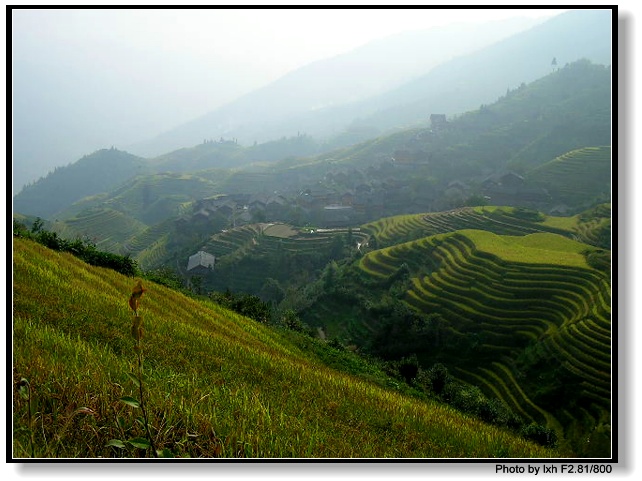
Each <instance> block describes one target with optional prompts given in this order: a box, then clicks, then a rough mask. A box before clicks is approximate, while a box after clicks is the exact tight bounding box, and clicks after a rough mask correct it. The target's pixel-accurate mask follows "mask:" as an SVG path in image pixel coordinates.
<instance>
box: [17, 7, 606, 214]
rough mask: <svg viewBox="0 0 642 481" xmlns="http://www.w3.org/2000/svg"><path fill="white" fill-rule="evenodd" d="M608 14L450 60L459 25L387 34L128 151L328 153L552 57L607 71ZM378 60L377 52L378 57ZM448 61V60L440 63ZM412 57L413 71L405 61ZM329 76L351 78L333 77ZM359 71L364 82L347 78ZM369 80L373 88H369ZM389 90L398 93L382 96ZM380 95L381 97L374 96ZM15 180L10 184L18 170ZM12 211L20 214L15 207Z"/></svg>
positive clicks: (538, 69)
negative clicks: (300, 147)
mask: <svg viewBox="0 0 642 481" xmlns="http://www.w3.org/2000/svg"><path fill="white" fill-rule="evenodd" d="M609 16H610V12H609V11H570V12H567V13H565V14H562V15H559V16H557V17H555V18H553V19H551V20H548V21H546V22H544V23H541V24H539V25H536V26H535V27H533V28H531V29H527V30H525V31H522V32H519V33H517V34H515V35H512V36H509V37H508V38H505V39H504V40H501V41H498V42H495V43H493V44H492V45H489V46H487V47H486V48H482V49H481V50H478V51H476V52H474V53H468V54H466V55H459V56H457V54H458V53H460V54H461V53H463V52H465V51H466V50H467V49H468V50H469V49H471V48H472V45H471V44H470V42H466V41H464V40H463V39H464V38H467V37H464V36H460V35H459V33H461V28H462V27H461V26H459V27H448V28H440V29H432V30H429V31H427V32H413V33H408V34H404V35H397V36H393V37H390V38H389V39H383V40H380V41H377V42H374V43H372V44H369V45H366V46H364V47H362V48H360V49H357V50H355V51H353V52H351V53H349V54H345V55H342V56H338V57H335V58H332V59H328V60H324V61H320V62H315V63H313V64H310V65H308V66H306V67H304V68H301V69H299V70H297V71H295V72H293V73H291V74H289V75H286V76H285V77H283V78H282V79H280V80H278V81H276V82H274V83H272V84H270V85H268V86H266V87H264V88H262V89H259V90H257V91H255V92H253V93H252V94H249V95H247V96H245V97H242V98H240V99H239V100H238V101H236V102H233V103H231V104H228V105H227V106H225V107H222V108H220V109H218V110H215V111H214V112H212V113H210V114H208V115H206V116H204V117H202V118H199V119H196V120H194V121H192V122H189V123H188V124H185V125H182V126H179V127H177V128H176V129H173V130H172V131H169V132H166V133H164V134H161V135H159V136H157V137H156V138H154V139H152V140H150V141H147V142H144V143H140V144H138V146H137V147H134V146H132V148H131V149H128V151H129V152H130V153H133V154H136V155H142V156H149V153H150V152H151V153H155V155H159V154H164V153H168V152H169V151H171V150H174V149H178V148H181V147H191V146H193V145H196V144H198V143H201V142H203V140H211V139H214V140H219V139H220V138H225V139H228V140H229V139H236V140H237V141H238V142H239V143H241V144H245V145H248V144H251V143H253V142H255V141H257V142H264V141H268V140H273V139H280V138H282V137H290V136H297V135H299V134H307V135H311V136H312V137H313V138H314V139H316V140H321V139H322V138H324V137H326V138H327V137H331V138H332V136H333V135H334V136H335V137H334V138H335V139H337V138H338V137H339V138H340V137H341V136H342V137H345V139H344V138H340V140H337V141H336V142H335V144H332V145H334V146H335V147H337V146H341V145H348V144H350V143H354V142H357V141H361V140H366V139H367V138H372V137H374V136H375V135H377V134H379V133H381V132H383V131H386V130H389V129H391V128H395V127H403V126H410V125H414V124H416V123H417V122H421V121H422V120H423V121H424V122H425V121H426V120H427V119H428V117H429V116H430V114H431V113H446V114H448V115H452V114H456V113H460V112H463V111H466V110H470V109H473V108H477V107H478V106H479V105H480V104H482V103H488V102H492V101H494V100H495V99H496V98H497V97H498V96H500V95H502V94H503V93H505V92H506V90H507V89H509V88H516V87H517V86H519V85H520V84H521V83H523V82H528V81H531V80H534V79H535V78H538V77H541V76H543V75H545V74H546V73H549V72H550V71H552V69H553V67H552V65H551V62H552V59H553V58H555V59H556V61H557V62H558V66H562V65H564V64H565V63H567V62H572V61H574V60H577V59H579V58H587V59H589V60H591V61H594V62H596V63H602V64H610V38H611V35H610V23H609V21H608V19H609ZM605 20H607V21H605ZM533 22H534V21H533V20H526V19H520V20H515V21H513V20H511V21H503V22H493V23H491V24H486V25H481V26H476V27H475V34H476V35H477V36H478V37H479V39H480V41H479V42H478V43H476V47H477V48H479V46H480V45H482V44H483V43H484V39H485V41H486V43H492V41H493V40H494V39H497V38H499V37H501V36H505V35H508V33H509V32H511V31H515V30H518V29H520V28H524V27H525V26H527V25H528V24H529V23H533ZM468 28H470V27H468ZM448 39H450V41H449V40H448ZM435 45H438V46H439V48H434V46H435ZM417 47H419V48H417ZM378 52H382V53H381V55H380V57H378ZM449 57H455V58H453V59H452V60H446V59H448V58H449ZM414 58H416V59H417V62H418V63H413V61H412V60H413V59H414ZM390 59H394V60H395V61H394V62H393V64H394V65H395V67H394V68H391V69H390V68H389V69H385V68H383V66H384V65H385V64H386V63H387V62H390ZM440 62H441V63H440ZM430 67H434V68H432V70H430V72H429V73H427V74H425V75H422V76H419V77H416V78H415V79H414V80H412V81H409V82H405V83H402V80H403V79H404V78H407V77H410V76H412V75H413V74H415V75H416V73H417V71H418V70H420V69H424V70H429V69H430ZM337 71H339V72H350V73H351V74H350V75H343V74H340V75H334V76H333V75H332V73H334V72H337ZM358 71H363V72H365V73H366V75H356V73H357V72H358ZM374 73H377V75H376V78H377V81H376V82H373V81H372V80H371V79H372V77H373V76H375V75H374ZM330 80H332V81H330ZM394 85H397V87H396V88H393V89H391V90H390V87H391V86H394ZM386 87H387V88H388V89H389V90H387V91H384V92H383V93H379V94H376V92H378V91H381V90H383V89H384V88H386ZM359 97H367V98H365V99H364V98H361V99H359ZM16 132H17V134H16V136H17V138H16V147H15V149H14V150H15V153H14V162H15V164H16V166H18V167H19V166H20V165H22V163H23V160H24V157H22V156H21V154H20V148H19V146H20V145H21V144H22V143H21V142H20V134H19V129H16ZM69 137H74V136H73V135H71V134H70V136H69ZM58 142H64V139H56V142H54V141H53V140H52V142H51V144H48V143H47V142H45V143H44V145H51V146H52V147H51V149H52V150H55V145H56V144H57V143H58ZM44 145H43V146H41V147H44ZM146 152H147V154H146ZM309 153H310V152H305V151H304V152H301V153H300V154H299V155H308V154H309ZM30 155H31V157H33V156H35V155H36V154H35V153H33V152H32V154H30ZM257 160H261V159H257ZM27 163H28V162H27ZM211 167H216V165H215V164H213V165H211ZM133 172H134V171H133V170H132V173H133ZM15 175H16V177H18V176H19V175H20V173H19V171H18V172H16V173H15ZM18 182H19V181H18ZM18 200H19V197H18ZM16 209H17V210H18V211H19V210H20V203H19V202H17V203H16ZM26 213H28V212H26Z"/></svg>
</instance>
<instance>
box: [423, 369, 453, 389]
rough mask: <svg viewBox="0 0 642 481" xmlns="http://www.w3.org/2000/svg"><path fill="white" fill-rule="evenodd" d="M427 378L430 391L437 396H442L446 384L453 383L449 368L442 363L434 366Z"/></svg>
mask: <svg viewBox="0 0 642 481" xmlns="http://www.w3.org/2000/svg"><path fill="white" fill-rule="evenodd" d="M427 378H428V379H427V381H428V383H429V387H430V389H431V390H432V392H434V393H435V394H437V395H441V394H442V393H443V392H444V388H445V387H446V384H448V383H450V382H452V378H451V377H450V374H449V373H448V368H447V367H446V366H444V365H443V364H441V363H437V364H434V365H433V366H432V367H431V368H430V369H429V370H428V376H427Z"/></svg>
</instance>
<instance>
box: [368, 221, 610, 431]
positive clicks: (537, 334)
mask: <svg viewBox="0 0 642 481" xmlns="http://www.w3.org/2000/svg"><path fill="white" fill-rule="evenodd" d="M471 215H472V214H471V213H470V212H469V211H467V212H466V213H465V215H463V216H462V217H470V216H471ZM587 248H588V246H587V245H585V244H581V243H579V242H576V241H573V240H571V239H568V238H565V237H562V236H559V235H556V234H552V233H537V234H530V235H526V236H499V235H496V234H493V233H491V232H487V231H479V230H462V231H458V232H455V233H449V234H440V235H434V236H431V237H425V238H422V239H420V240H418V241H411V242H407V243H404V244H399V245H395V246H392V247H388V248H384V249H380V250H376V251H372V252H370V253H368V254H367V255H365V256H364V257H363V258H362V259H361V260H360V267H361V269H362V270H363V271H364V272H366V273H367V274H369V275H370V276H372V277H374V278H379V279H382V280H385V279H387V278H388V277H390V276H392V275H393V274H395V273H396V272H397V271H398V270H399V269H400V268H401V266H402V264H404V263H405V264H406V265H408V266H409V268H410V271H411V272H412V273H413V275H412V278H411V287H410V288H409V289H408V291H407V292H406V298H405V300H406V302H407V303H408V304H410V305H411V306H413V307H414V308H416V309H418V310H420V311H423V312H427V313H439V314H441V315H442V316H443V318H444V319H445V320H446V321H447V325H448V332H449V335H450V336H451V340H454V341H456V340H457V338H459V339H460V340H463V339H464V338H466V337H468V336H470V335H471V334H474V335H475V338H476V339H477V340H478V345H477V346H476V347H475V349H476V351H475V353H474V355H473V356H471V358H472V359H474V361H473V362H470V363H468V364H466V363H463V364H462V365H461V367H460V368H459V369H458V370H456V375H457V376H458V377H459V378H460V379H462V380H464V381H466V382H470V383H473V384H477V385H479V386H480V387H481V388H482V389H483V390H484V391H485V392H486V393H487V394H489V395H493V396H497V397H499V398H500V399H501V400H502V401H504V402H505V403H506V404H508V405H509V406H510V407H511V408H513V410H514V411H515V412H517V413H520V414H521V415H522V416H523V417H525V418H526V419H531V420H533V421H537V422H545V423H547V424H548V425H549V426H551V427H554V428H556V429H558V430H559V429H561V424H560V422H559V421H558V420H557V419H556V418H555V417H554V416H553V415H552V414H551V413H550V412H546V411H545V410H544V409H542V408H541V407H539V406H537V405H536V404H535V403H533V402H532V401H531V399H530V397H531V393H529V392H527V390H526V389H525V388H524V387H523V386H522V384H523V382H521V381H520V373H519V372H516V370H515V369H514V366H515V360H516V359H517V358H518V356H519V355H520V353H521V352H522V351H523V350H524V349H525V348H526V347H527V346H529V345H533V344H537V343H541V345H543V346H544V347H545V349H546V350H548V352H549V353H551V354H552V356H553V357H554V359H556V361H557V362H558V363H559V365H561V366H563V367H564V368H565V369H566V370H567V371H568V372H569V373H571V374H572V375H573V376H575V377H576V379H578V380H579V382H580V385H581V389H582V393H581V396H582V397H583V398H584V399H586V403H587V405H590V406H594V412H592V413H589V414H590V415H593V416H594V417H598V416H599V411H600V410H608V409H609V408H610V401H611V320H610V318H611V307H610V305H611V288H610V282H609V279H608V278H607V277H606V276H605V275H604V274H602V273H600V272H599V271H597V270H595V269H592V268H590V267H589V266H588V265H587V264H586V261H585V258H584V256H583V255H582V254H581V252H582V251H584V250H585V249H587Z"/></svg>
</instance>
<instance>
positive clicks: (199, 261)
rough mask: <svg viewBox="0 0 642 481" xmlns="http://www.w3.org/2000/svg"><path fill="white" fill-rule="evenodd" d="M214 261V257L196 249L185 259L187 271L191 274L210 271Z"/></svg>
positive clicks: (201, 273) (202, 273)
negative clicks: (195, 251) (194, 252)
mask: <svg viewBox="0 0 642 481" xmlns="http://www.w3.org/2000/svg"><path fill="white" fill-rule="evenodd" d="M215 263H216V258H215V257H214V256H213V255H212V254H209V253H207V252H205V251H198V252H197V253H196V254H193V255H191V256H189V259H188V261H187V273H188V274H189V275H191V276H195V275H196V276H198V275H204V274H207V273H209V272H210V271H211V269H212V268H213V267H214V264H215Z"/></svg>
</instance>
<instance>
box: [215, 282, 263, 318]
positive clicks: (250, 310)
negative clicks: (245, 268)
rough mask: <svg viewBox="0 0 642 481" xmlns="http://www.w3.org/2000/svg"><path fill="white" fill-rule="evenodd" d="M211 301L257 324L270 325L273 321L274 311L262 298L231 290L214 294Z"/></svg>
mask: <svg viewBox="0 0 642 481" xmlns="http://www.w3.org/2000/svg"><path fill="white" fill-rule="evenodd" d="M210 299H212V300H213V301H214V302H216V303H218V304H220V305H221V306H222V307H224V308H226V309H229V310H231V311H234V312H238V313H239V314H241V315H243V316H246V317H249V318H250V319H254V320H255V321H257V322H261V323H263V324H268V323H269V322H270V321H271V319H272V309H271V308H270V305H269V304H268V303H267V302H263V301H262V300H261V298H260V297H258V296H253V295H250V294H235V293H232V292H231V291H230V290H229V289H228V290H226V291H225V292H224V293H220V292H212V293H211V294H210Z"/></svg>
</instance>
